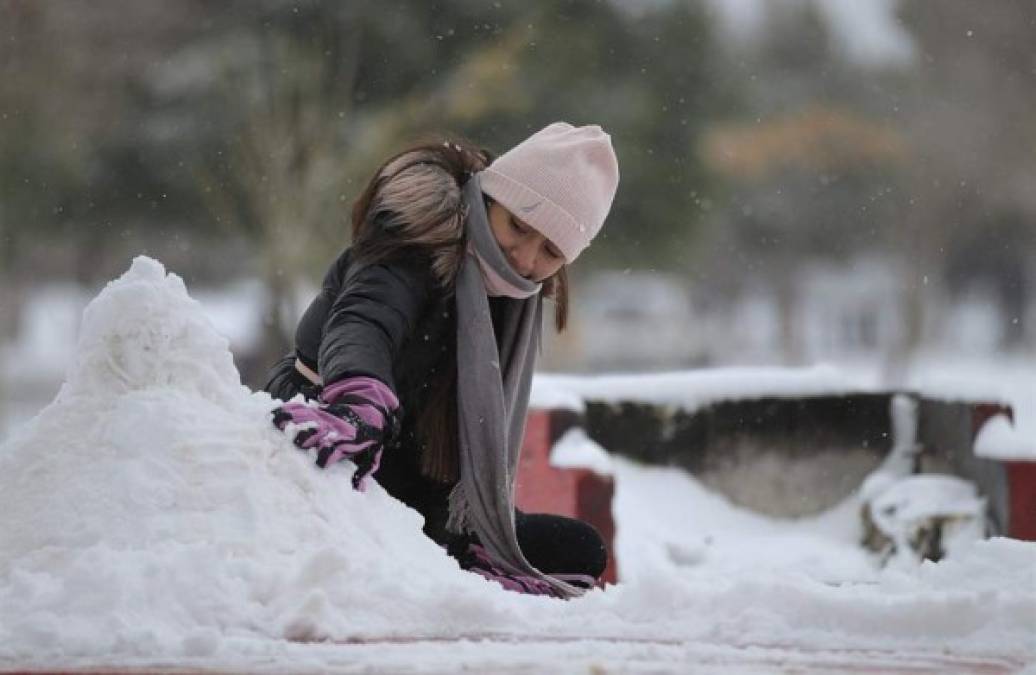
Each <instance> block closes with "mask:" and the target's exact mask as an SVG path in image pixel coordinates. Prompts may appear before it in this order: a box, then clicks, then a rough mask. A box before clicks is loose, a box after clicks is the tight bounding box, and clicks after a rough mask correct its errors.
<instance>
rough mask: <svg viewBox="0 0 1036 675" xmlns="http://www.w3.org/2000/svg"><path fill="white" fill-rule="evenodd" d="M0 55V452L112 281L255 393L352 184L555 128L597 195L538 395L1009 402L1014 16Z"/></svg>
mask: <svg viewBox="0 0 1036 675" xmlns="http://www.w3.org/2000/svg"><path fill="white" fill-rule="evenodd" d="M0 37H2V40H0V437H4V436H6V435H7V434H8V433H10V431H11V430H12V429H14V428H16V427H17V425H18V424H21V423H24V421H25V420H27V419H28V418H29V417H30V416H31V415H32V414H34V413H35V412H36V411H37V410H38V409H39V408H40V407H42V406H43V405H45V404H46V403H47V402H48V401H49V400H51V398H53V396H54V394H55V393H56V392H57V390H58V388H59V386H60V383H61V381H62V379H63V375H64V372H65V368H66V367H67V366H68V364H69V360H70V359H71V358H72V357H73V356H74V350H75V340H76V331H77V326H78V323H79V319H80V315H81V312H82V309H83V307H84V306H85V304H86V303H87V302H88V301H89V300H90V298H92V297H93V296H94V295H96V293H97V292H98V291H99V290H100V289H101V288H102V287H103V286H104V284H105V283H106V282H107V281H109V280H111V279H112V278H114V277H116V276H118V275H120V274H121V273H122V272H123V271H125V270H126V269H127V268H128V266H129V263H130V261H131V259H132V258H133V256H135V255H138V254H146V255H149V256H152V257H155V258H157V259H159V260H160V261H162V262H163V263H164V264H165V265H166V266H167V268H168V269H169V270H170V271H173V272H175V273H177V274H179V275H180V276H182V277H183V278H184V280H185V281H186V283H187V286H188V289H189V290H190V292H191V294H192V295H193V296H194V297H195V298H196V299H198V300H199V301H200V302H201V303H202V305H203V307H204V309H205V311H206V312H207V313H208V314H209V316H210V317H211V318H212V320H213V321H214V322H215V324H216V326H217V327H218V328H219V330H220V331H221V332H222V333H223V334H224V335H226V336H227V337H228V338H229V339H230V342H231V346H232V349H233V352H234V356H235V360H236V361H237V364H238V366H239V368H240V370H241V374H242V379H243V381H244V382H245V383H246V384H248V385H249V386H252V387H259V386H261V384H262V380H263V373H264V372H265V369H266V368H267V367H268V366H269V365H270V364H272V363H273V361H274V360H275V359H276V357H278V356H279V355H281V354H283V353H285V352H287V351H288V350H289V349H290V345H291V335H292V332H293V330H294V322H295V318H296V317H297V316H298V315H299V313H300V312H301V311H302V310H304V309H305V306H306V304H307V303H308V302H309V299H310V298H311V297H312V294H313V292H314V289H315V287H316V284H318V283H319V280H320V279H321V278H322V276H323V274H324V272H325V270H326V268H327V266H328V265H329V264H330V262H331V261H332V260H333V259H334V258H335V257H336V256H337V254H338V252H339V251H340V250H341V249H342V248H343V247H345V246H347V245H348V244H349V239H348V220H349V209H350V207H351V204H352V201H353V200H354V199H355V197H356V196H357V194H358V192H359V190H360V189H361V188H362V186H363V185H364V183H365V181H366V180H367V178H368V177H369V176H370V174H371V172H372V171H373V170H374V169H375V168H376V166H377V165H378V164H379V163H380V161H381V160H383V159H384V158H385V157H386V156H388V155H389V154H390V153H392V152H394V151H398V150H399V149H402V148H403V147H405V146H407V145H408V144H410V143H412V142H414V141H416V140H420V139H422V138H424V137H426V136H427V135H428V134H429V133H430V132H447V133H452V134H457V135H461V136H464V137H467V138H470V139H472V140H474V141H476V142H477V143H479V144H481V145H483V146H485V147H488V148H489V149H491V150H493V151H495V152H502V151H504V150H506V149H507V148H509V147H511V146H512V145H514V144H515V143H517V142H518V141H520V140H522V139H523V138H525V137H526V136H528V135H529V134H530V133H532V132H533V131H535V130H537V129H539V128H541V127H542V126H544V125H545V124H547V123H549V122H551V121H555V120H559V119H560V120H566V121H569V122H572V123H574V124H588V123H597V124H601V125H602V126H604V127H605V129H606V130H607V131H609V132H610V133H611V135H612V138H613V142H614V145H615V148H616V151H617V153H618V155H619V158H620V164H621V170H622V181H621V184H620V188H619V194H618V196H617V198H616V201H615V205H614V208H613V211H612V214H611V216H610V217H609V220H608V222H607V224H606V225H605V228H604V230H603V233H602V234H601V235H600V237H599V238H598V239H597V240H596V242H595V244H594V246H593V247H592V248H590V249H589V250H588V251H587V253H586V254H584V255H583V256H582V257H581V258H580V260H579V262H578V264H577V265H576V266H575V268H574V269H573V275H574V278H573V311H574V317H573V322H572V328H571V330H570V331H568V332H566V333H565V334H563V335H561V336H557V337H553V338H551V341H552V344H550V345H548V347H547V349H546V350H545V358H544V362H543V365H544V367H545V368H546V369H549V370H561V371H572V372H580V371H594V372H600V371H605V370H638V371H641V370H663V369H683V368H691V367H693V368H701V367H715V366H724V365H761V364H784V365H805V364H814V363H819V362H825V363H834V364H837V365H839V366H841V367H845V368H852V369H859V370H860V371H861V372H867V373H869V374H870V375H871V376H872V377H873V379H874V380H875V381H878V382H880V383H883V384H886V385H888V386H901V385H903V384H905V383H909V382H911V381H912V379H911V378H912V377H914V376H915V375H916V373H918V372H920V371H919V369H920V370H924V371H926V372H930V373H936V374H939V373H943V374H949V375H953V374H956V376H957V377H960V378H962V379H978V380H983V379H984V380H985V381H989V382H996V381H998V380H1000V379H1003V378H1013V379H1012V381H1013V382H1014V383H1015V384H1014V390H1015V391H1022V392H1024V391H1026V387H1028V391H1029V392H1030V394H1031V396H1033V397H1034V398H1036V366H1034V363H1036V265H1034V263H1036V114H1033V111H1036V4H1034V3H1033V2H1032V1H1031V0H998V2H996V3H977V2H972V1H970V0H943V1H942V2H939V3H938V4H933V3H929V2H923V1H922V0H899V1H897V0H668V1H663V0H636V1H633V0H629V1H622V0H610V1H609V0H599V1H593V0H569V1H560V2H547V1H541V0H522V1H517V0H498V1H496V2H493V1H490V0H478V1H476V0H456V1H454V2H429V1H426V0H409V1H399V0H369V1H363V0H357V1H353V2H316V1H303V0H299V1H295V2H285V1H281V0H247V1H244V0H237V1H236V0H227V1H224V2H219V3H213V2H206V1H202V0H179V1H178V2H159V1H157V0H107V1H104V2H95V3H90V4H86V3H80V2H72V1H68V2H64V1H57V0H53V1H47V0H36V1H30V0H24V1H19V0H0Z"/></svg>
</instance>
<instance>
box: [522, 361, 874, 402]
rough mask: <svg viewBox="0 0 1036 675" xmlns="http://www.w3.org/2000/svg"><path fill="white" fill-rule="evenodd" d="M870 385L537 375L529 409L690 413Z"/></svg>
mask: <svg viewBox="0 0 1036 675" xmlns="http://www.w3.org/2000/svg"><path fill="white" fill-rule="evenodd" d="M873 388H874V387H873V385H872V384H871V383H870V382H868V381H867V380H866V379H864V378H862V377H853V376H851V375H850V374H848V373H846V372H845V371H843V370H839V369H837V368H835V367H833V366H828V365H819V366H813V367H809V368H783V367H777V366H770V367H751V368H710V369H709V370H697V371H686V372H675V373H649V374H620V375H596V376H579V375H547V374H540V375H537V376H536V378H535V379H534V380H533V383H532V396H531V401H530V403H529V405H530V407H532V408H566V409H570V410H574V411H576V412H579V411H582V410H583V406H584V404H583V402H584V401H585V400H596V401H606V402H620V401H638V402H641V403H655V404H659V405H669V406H676V407H679V408H681V409H683V410H686V411H688V412H693V411H695V410H698V409H699V408H703V407H705V406H708V405H710V404H712V403H718V402H720V401H728V400H735V399H739V398H761V397H764V396H781V397H788V398H791V397H796V396H809V395H820V394H834V393H838V394H844V393H845V392H848V391H871V390H873Z"/></svg>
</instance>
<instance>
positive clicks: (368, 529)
mask: <svg viewBox="0 0 1036 675" xmlns="http://www.w3.org/2000/svg"><path fill="white" fill-rule="evenodd" d="M274 405H275V402H274V401H273V400H272V399H271V398H270V397H269V396H268V395H267V394H265V393H252V392H250V391H249V390H248V389H246V388H245V387H243V386H242V385H241V384H240V379H239V375H238V373H237V371H236V369H235V368H234V365H233V361H232V358H231V355H230V352H229V351H228V349H227V342H226V340H225V339H224V338H222V337H221V336H220V335H218V334H217V333H216V332H215V330H214V329H213V328H212V326H211V324H210V323H209V322H208V321H207V319H205V317H204V314H203V313H202V311H201V309H200V307H199V306H198V304H197V303H196V302H195V301H193V300H192V299H191V298H190V297H189V296H188V295H187V292H186V289H185V288H184V284H183V282H182V281H181V280H180V278H179V277H177V276H175V275H172V274H169V275H167V274H166V272H165V270H164V268H163V267H162V266H161V265H160V264H159V263H157V262H155V261H154V260H150V259H147V258H137V259H136V260H135V261H134V262H133V265H132V267H131V268H130V270H129V271H128V272H127V273H126V274H124V275H123V276H122V277H121V278H120V279H118V280H116V281H114V282H112V283H110V284H109V285H108V286H107V287H106V288H105V289H104V290H103V291H102V292H101V294H100V295H99V296H98V297H97V298H96V299H95V300H94V301H93V302H91V303H90V305H89V306H88V307H87V309H86V311H85V312H84V317H83V327H82V331H81V337H80V340H79V344H78V349H77V356H76V359H75V365H74V366H73V367H72V369H71V371H70V372H69V374H68V381H67V383H66V384H65V386H64V387H63V388H62V390H61V392H60V394H59V395H58V397H57V399H56V400H55V401H54V402H53V403H52V404H51V405H50V406H48V407H47V408H46V409H44V410H43V411H42V412H41V414H40V415H39V416H38V417H37V418H36V419H35V420H34V421H33V422H32V423H31V424H29V425H27V426H26V428H24V429H23V430H22V432H21V433H19V434H16V435H15V437H13V438H12V439H10V440H9V442H7V443H6V444H5V445H3V446H0V513H4V514H5V516H4V526H3V527H4V535H3V537H2V538H0V540H2V544H0V570H2V572H0V656H3V655H4V653H5V652H6V653H7V655H9V656H18V655H21V656H26V655H30V654H38V653H40V652H44V653H45V652H48V651H53V652H56V653H59V654H64V655H68V656H75V655H83V654H118V653H126V654H150V655H154V654H161V653H165V654H173V655H176V654H181V655H191V654H198V653H205V652H209V651H212V650H215V649H216V648H217V645H218V644H219V640H217V639H216V637H217V636H225V635H227V634H230V635H235V634H241V635H249V634H252V635H257V636H265V637H270V638H291V639H318V638H322V637H329V636H335V637H356V636H363V635H366V634H378V635H386V634H407V633H408V632H414V631H416V630H418V629H419V628H423V627H426V626H427V625H429V623H431V624H433V625H434V624H435V623H437V622H442V621H445V623H446V624H447V626H448V624H449V618H448V617H437V619H436V621H434V622H433V621H430V617H429V613H430V611H431V608H434V607H435V606H436V605H437V604H440V603H446V602H447V601H453V602H458V601H459V602H465V600H464V598H467V600H466V602H467V603H468V607H469V611H468V612H465V613H462V614H461V615H462V616H465V617H466V618H469V619H474V620H478V621H480V622H484V623H485V624H487V625H490V626H492V625H494V624H495V623H498V619H494V615H495V613H496V612H495V610H494V609H493V603H492V602H491V601H488V602H482V603H481V605H482V606H483V608H484V609H483V610H479V604H480V603H479V602H478V598H479V597H480V595H481V596H487V595H489V593H488V591H487V587H488V582H485V581H483V580H481V579H479V578H478V577H475V576H474V575H469V574H464V573H460V572H459V570H458V568H457V566H456V564H455V563H453V562H452V560H451V559H449V558H448V557H447V556H445V554H444V553H443V552H442V551H441V550H440V549H439V548H438V547H437V546H435V544H434V543H432V542H431V541H430V540H428V539H426V538H425V537H424V536H423V535H422V534H421V533H420V529H421V525H422V521H421V518H420V516H418V515H417V514H416V512H414V511H411V510H410V509H408V508H406V507H405V506H403V505H402V504H400V503H399V502H397V501H395V500H394V499H392V498H391V497H389V496H388V495H387V494H386V493H385V492H384V491H383V490H381V489H380V488H378V487H373V488H372V489H371V490H368V493H367V494H361V493H359V492H355V491H353V490H352V489H351V488H350V487H349V480H348V478H349V475H350V474H351V471H352V468H353V467H352V466H351V465H350V464H349V463H347V462H346V463H342V464H340V465H338V466H335V467H333V468H331V469H330V470H328V471H319V470H316V469H315V468H314V467H313V464H312V457H309V456H307V455H306V454H305V453H302V452H300V451H299V450H297V449H296V448H295V447H294V446H293V445H292V444H291V443H290V442H289V441H288V440H287V438H286V437H285V436H284V435H283V434H282V433H281V432H279V431H277V430H276V429H275V428H273V426H272V425H271V423H270V418H269V411H270V410H271V409H272V408H273V407H274ZM388 599H391V602H386V600H388ZM422 607H423V608H425V609H424V610H422Z"/></svg>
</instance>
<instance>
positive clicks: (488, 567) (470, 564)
mask: <svg viewBox="0 0 1036 675" xmlns="http://www.w3.org/2000/svg"><path fill="white" fill-rule="evenodd" d="M458 562H459V563H460V566H461V567H462V568H463V569H466V570H468V571H469V572H474V573H476V574H479V575H481V576H483V577H485V578H486V579H489V580H490V581H495V582H497V583H498V584H500V585H501V586H503V587H504V588H505V589H507V590H509V591H515V592H517V593H526V594H528V595H547V596H550V597H553V598H562V597H564V596H563V595H561V593H560V592H559V591H557V590H555V588H554V587H553V586H551V585H550V584H549V583H547V582H546V581H544V580H543V579H538V578H536V577H530V576H525V575H523V574H510V573H509V572H505V571H504V570H502V569H500V568H499V567H497V566H496V564H495V563H494V562H493V559H492V558H490V557H489V552H488V551H486V549H485V548H483V547H482V546H481V545H479V544H470V545H469V546H468V548H467V550H466V551H465V552H464V553H462V554H461V555H460V556H458Z"/></svg>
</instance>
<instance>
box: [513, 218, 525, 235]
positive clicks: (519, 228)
mask: <svg viewBox="0 0 1036 675" xmlns="http://www.w3.org/2000/svg"><path fill="white" fill-rule="evenodd" d="M511 229H513V230H514V231H515V232H521V233H522V234H524V233H525V228H524V227H522V226H521V225H519V224H518V221H517V220H515V219H514V218H511Z"/></svg>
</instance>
